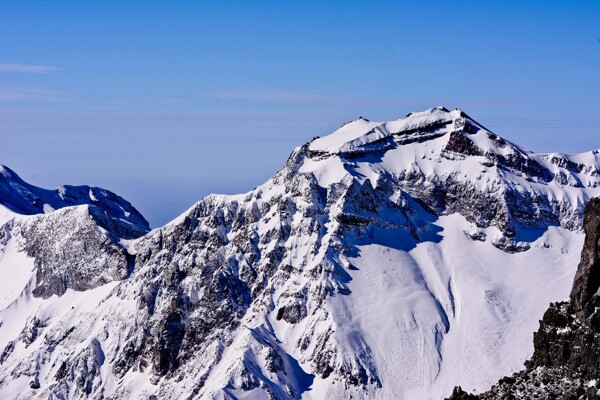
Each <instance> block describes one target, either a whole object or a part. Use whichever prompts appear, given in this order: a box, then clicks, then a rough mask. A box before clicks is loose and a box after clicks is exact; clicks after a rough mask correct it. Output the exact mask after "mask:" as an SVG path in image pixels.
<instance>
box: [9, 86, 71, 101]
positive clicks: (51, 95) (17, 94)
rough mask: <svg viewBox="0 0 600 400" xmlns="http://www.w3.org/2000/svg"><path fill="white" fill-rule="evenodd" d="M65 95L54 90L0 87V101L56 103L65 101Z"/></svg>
mask: <svg viewBox="0 0 600 400" xmlns="http://www.w3.org/2000/svg"><path fill="white" fill-rule="evenodd" d="M66 99H67V98H66V95H65V94H64V93H62V92H59V91H56V90H47V89H38V88H31V87H19V88H14V89H0V102H44V103H58V102H62V101H65V100H66Z"/></svg>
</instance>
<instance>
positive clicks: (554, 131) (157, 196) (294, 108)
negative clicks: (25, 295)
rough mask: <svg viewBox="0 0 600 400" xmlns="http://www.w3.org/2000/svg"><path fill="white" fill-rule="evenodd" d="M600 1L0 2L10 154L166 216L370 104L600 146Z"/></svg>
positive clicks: (39, 177)
mask: <svg viewBox="0 0 600 400" xmlns="http://www.w3.org/2000/svg"><path fill="white" fill-rule="evenodd" d="M599 18H600V2H597V1H579V2H542V1H528V2H517V1H507V2H473V1H459V2H452V3H449V2H442V1H432V2H427V3H424V2H387V1H385V2H377V1H375V2H362V1H354V2H341V1H340V2H327V3H323V2H316V1H315V2H311V1H308V2H280V3H276V2H266V1H264V2H262V1H261V2H258V1H257V2H233V1H229V2H210V1H206V2H192V1H174V2H167V1H150V2H141V1H137V2H136V1H129V2H117V1H103V2H76V1H64V2H55V1H45V2H40V1H19V2H9V1H2V2H0V164H6V165H8V166H10V167H11V168H13V169H14V170H15V171H16V172H17V173H19V174H20V175H21V176H22V177H23V178H24V179H25V180H27V181H29V182H30V183H32V184H35V185H39V186H42V187H56V186H59V185H62V184H90V185H95V186H102V187H105V188H107V189H110V190H113V191H115V192H116V193H118V194H119V195H121V196H123V197H125V198H126V199H128V200H129V201H131V202H132V203H133V204H134V205H135V206H136V207H137V208H138V209H139V210H140V211H141V212H142V213H143V214H144V215H145V216H146V218H147V219H149V221H150V223H151V225H152V226H154V227H156V226H160V225H162V224H164V223H165V222H167V221H168V220H170V219H172V218H174V217H176V216H177V215H178V214H179V213H181V212H182V211H184V210H185V209H186V208H188V207H190V206H191V205H192V204H193V203H194V202H196V201H197V200H199V199H200V198H201V197H203V196H205V195H206V194H209V193H215V192H216V193H242V192H245V191H248V190H250V189H252V188H253V187H254V186H256V185H257V184H260V183H261V182H263V181H265V180H266V179H268V178H269V177H270V176H272V175H273V174H274V173H275V172H276V171H277V169H278V168H279V167H280V166H281V165H282V164H283V163H284V162H285V159H286V158H287V156H288V155H289V153H290V152H291V151H292V149H293V148H294V147H296V146H298V145H300V144H302V143H304V142H306V141H307V140H310V139H311V138H312V137H314V136H317V135H320V136H322V135H326V134H328V133H330V132H332V131H333V130H335V129H336V128H337V127H338V126H339V125H340V124H341V123H343V122H344V121H347V120H351V119H355V118H357V117H358V116H364V117H366V118H369V119H372V120H381V121H385V120H391V119H397V118H401V117H403V116H404V115H405V114H406V113H407V112H409V111H420V110H424V109H427V108H430V107H434V106H438V105H445V106H446V107H448V108H454V107H460V108H462V109H463V110H464V111H466V112H467V113H468V114H469V115H471V116H472V117H473V118H475V119H476V120H478V121H479V122H481V123H482V124H484V125H485V126H487V127H488V128H490V129H491V130H493V131H494V132H496V133H498V134H499V135H501V136H503V137H505V138H506V139H509V140H511V141H513V142H515V143H517V144H519V145H521V146H524V147H526V148H529V149H531V150H534V151H541V152H546V151H548V152H549V151H557V152H565V153H574V152H580V151H586V150H591V149H595V148H600V129H599V126H600V112H599V111H600V74H599V73H598V71H600V26H599V25H598V20H599Z"/></svg>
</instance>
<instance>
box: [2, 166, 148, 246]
mask: <svg viewBox="0 0 600 400" xmlns="http://www.w3.org/2000/svg"><path fill="white" fill-rule="evenodd" d="M0 205H2V206H4V207H6V208H8V209H9V210H11V211H12V212H15V213H17V214H22V215H34V214H47V213H50V212H52V211H54V210H58V209H60V208H64V207H71V206H79V205H90V206H94V207H98V208H100V209H102V210H103V211H105V212H106V213H107V214H108V216H109V217H110V218H114V219H117V220H121V221H123V222H124V223H127V224H130V225H131V226H132V227H133V228H135V229H136V230H137V231H138V236H141V234H143V233H145V232H147V231H149V230H150V226H149V224H148V221H146V219H145V218H144V217H143V216H142V214H140V213H139V212H138V211H137V210H136V209H135V207H133V206H132V205H131V203H129V202H128V201H127V200H125V199H123V198H122V197H120V196H117V195H116V194H115V193H113V192H111V191H109V190H106V189H102V188H98V187H91V186H87V185H81V186H71V185H64V186H60V187H59V188H57V189H55V190H49V189H42V188H39V187H37V186H33V185H31V184H29V183H27V182H25V181H24V180H23V179H21V177H19V175H17V173H16V172H14V171H13V170H11V169H10V168H9V167H7V166H5V165H1V166H0Z"/></svg>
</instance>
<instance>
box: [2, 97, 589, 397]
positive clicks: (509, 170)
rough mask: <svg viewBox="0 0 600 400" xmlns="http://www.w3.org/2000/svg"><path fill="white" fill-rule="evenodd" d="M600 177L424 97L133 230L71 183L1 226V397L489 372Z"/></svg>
mask: <svg viewBox="0 0 600 400" xmlns="http://www.w3.org/2000/svg"><path fill="white" fill-rule="evenodd" d="M0 179H2V178H1V177H0ZM599 181H600V158H599V156H598V154H597V153H594V152H590V153H584V154H580V155H563V154H559V153H556V154H535V153H533V152H530V151H526V150H523V149H521V148H519V147H518V146H516V145H514V144H512V143H510V142H508V141H506V140H504V139H502V138H500V137H499V136H497V135H495V134H493V133H491V132H490V131H489V130H487V129H485V128H484V127H483V126H482V125H481V124H478V123H477V122H476V121H474V120H473V119H472V118H470V117H468V115H466V114H465V113H464V112H462V111H461V110H458V109H457V110H454V111H448V110H447V109H445V108H443V107H436V108H432V109H430V110H426V111H424V112H419V113H411V114H409V115H408V116H407V117H406V118H402V119H399V120H395V121H389V122H372V121H368V120H366V119H364V118H359V119H357V120H355V121H352V122H350V123H347V124H345V125H343V126H342V127H341V128H340V129H338V130H337V131H336V132H334V133H333V134H331V135H329V136H326V137H322V138H317V139H315V140H313V141H312V142H310V143H307V144H305V145H302V146H300V147H298V148H296V149H295V150H294V151H293V152H292V154H291V155H290V157H289V158H288V161H287V162H286V163H285V165H284V166H283V168H282V169H281V170H280V171H278V172H277V173H276V174H275V176H273V177H272V178H271V179H269V180H267V181H266V182H265V183H264V184H262V185H260V186H258V187H256V188H255V189H253V190H251V191H250V192H248V193H245V194H241V195H233V196H225V195H210V196H207V197H205V198H204V199H202V200H200V201H199V202H198V203H196V204H195V205H194V206H193V207H191V208H190V209H189V210H188V211H187V212H186V213H184V214H183V215H181V216H180V217H178V218H176V219H174V220H173V221H172V222H171V223H169V224H167V225H166V226H164V227H162V228H158V229H155V230H152V231H151V232H149V233H147V234H145V235H143V236H141V237H140V238H138V239H134V240H122V236H120V237H115V236H119V235H114V234H106V231H108V232H111V230H110V229H106V228H102V229H100V228H99V227H101V226H103V225H106V226H109V223H110V222H114V221H118V220H119V219H118V218H117V219H111V218H110V215H109V214H107V213H105V212H98V211H99V210H101V209H100V208H98V207H96V206H94V205H93V204H95V203H96V202H97V200H94V198H96V199H101V197H99V196H100V195H96V192H95V191H92V195H93V196H91V195H90V193H89V192H86V194H85V195H84V194H83V193H80V194H81V196H82V198H85V199H87V200H86V202H87V203H89V205H83V206H79V207H65V208H63V209H61V210H58V211H55V212H51V213H49V214H40V215H34V216H28V217H22V218H17V219H16V220H14V221H9V223H7V224H4V225H3V226H0V272H3V271H11V269H10V268H12V266H13V265H17V264H18V263H20V264H18V265H20V266H22V268H20V269H19V271H25V272H24V273H23V276H21V275H19V276H17V278H18V279H16V278H15V280H16V281H18V282H17V283H18V284H13V285H8V284H7V285H6V286H7V287H9V286H10V287H18V288H19V290H17V291H15V290H12V291H10V290H7V291H6V293H8V294H7V295H5V296H4V297H2V296H1V294H2V293H5V292H4V291H3V290H0V300H1V301H2V302H0V351H1V353H0V365H1V367H2V368H0V397H7V398H18V399H30V398H39V399H41V398H44V399H46V398H49V397H50V398H101V397H105V398H113V399H117V398H131V399H147V398H182V399H194V400H195V399H231V398H238V399H249V398H252V399H255V398H257V399H258V398H260V399H262V398H271V399H277V400H288V399H294V400H299V399H309V400H310V399H313V400H320V399H326V398H332V399H338V398H357V399H367V398H369V399H390V398H394V399H402V400H405V399H406V400H408V399H417V398H418V399H439V398H442V397H443V396H444V395H446V394H449V393H450V391H451V389H452V388H453V387H454V386H455V385H463V386H467V387H469V388H483V387H486V386H488V385H489V383H490V382H492V381H494V380H496V379H497V378H498V377H499V376H503V375H505V374H506V373H507V372H510V371H511V370H514V369H516V368H519V367H520V365H521V364H522V362H523V360H524V359H525V358H526V357H527V356H528V354H530V351H531V343H530V341H529V339H528V335H527V333H529V332H530V331H531V330H533V327H534V326H535V325H536V324H537V321H538V319H539V318H540V316H541V313H542V312H543V310H544V309H545V308H546V306H547V303H548V302H549V301H552V300H556V299H559V298H561V297H564V296H566V295H567V294H568V290H569V288H570V281H571V278H572V276H573V274H574V272H575V269H574V266H575V264H576V258H577V256H578V254H577V253H578V251H579V249H578V247H579V246H580V244H581V239H582V237H581V234H580V233H579V230H580V229H581V222H582V219H581V216H582V214H583V213H582V210H583V205H584V204H585V203H586V201H587V199H588V198H590V197H593V196H597V195H600V183H599ZM2 182H4V181H2ZM10 182H13V183H14V182H16V181H15V180H14V179H13V180H9V182H8V183H6V184H5V185H4V186H2V185H1V184H0V193H2V192H3V191H4V190H5V188H6V191H7V193H13V194H14V193H15V189H14V188H13V187H12V186H11V185H10ZM17 186H19V187H24V186H23V185H22V184H20V185H17ZM25 188H27V187H25ZM64 190H65V193H60V192H61V190H59V191H57V193H54V194H55V195H56V198H58V199H60V201H64V198H68V196H66V195H67V194H68V192H69V190H70V188H69V187H65V188H64ZM17 192H18V193H21V192H19V191H18V190H17ZM24 193H26V192H25V191H24ZM34 194H35V193H34ZM61 196H62V197H61ZM86 196H87V197H86ZM38 197H40V198H41V196H38ZM92 197H94V198H92ZM57 201H58V200H57ZM40 202H42V203H47V202H45V201H42V200H40ZM25 203H26V205H29V204H30V203H29V202H25ZM87 203H86V204H87ZM2 204H4V203H2ZM23 207H24V206H23ZM13 208H16V206H14V205H13ZM36 210H39V208H38V209H36ZM98 221H100V222H101V223H100V222H98ZM102 221H104V222H102ZM574 249H576V251H573V250H574ZM15 260H17V261H18V263H17V262H16V261H15ZM2 268H4V269H2ZM5 275H10V274H8V273H5ZM0 283H2V282H0ZM21 288H22V290H21ZM0 289H3V287H0ZM2 307H5V308H4V309H2ZM520 338H523V340H521V339H520ZM415 360H418V361H419V362H418V363H415Z"/></svg>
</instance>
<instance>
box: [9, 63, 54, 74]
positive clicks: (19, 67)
mask: <svg viewBox="0 0 600 400" xmlns="http://www.w3.org/2000/svg"><path fill="white" fill-rule="evenodd" d="M59 70H60V68H56V67H47V66H44V65H26V64H5V63H0V73H1V72H13V73H20V74H51V73H53V72H56V71H59Z"/></svg>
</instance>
